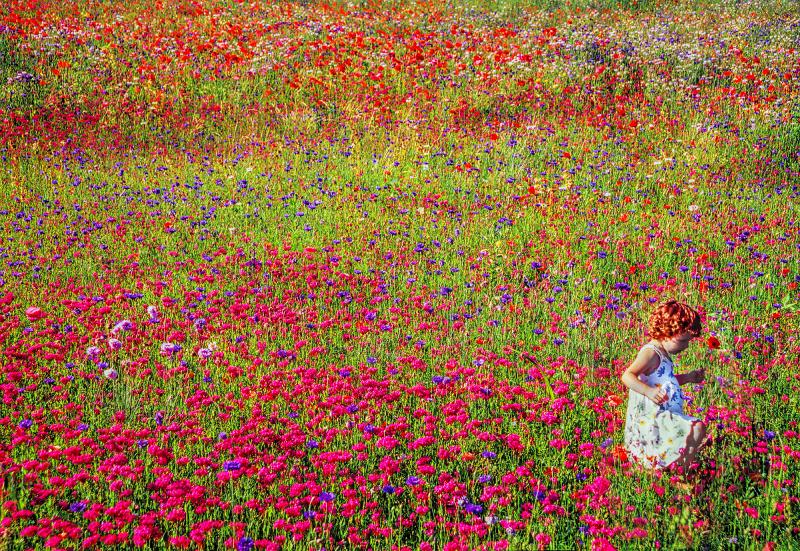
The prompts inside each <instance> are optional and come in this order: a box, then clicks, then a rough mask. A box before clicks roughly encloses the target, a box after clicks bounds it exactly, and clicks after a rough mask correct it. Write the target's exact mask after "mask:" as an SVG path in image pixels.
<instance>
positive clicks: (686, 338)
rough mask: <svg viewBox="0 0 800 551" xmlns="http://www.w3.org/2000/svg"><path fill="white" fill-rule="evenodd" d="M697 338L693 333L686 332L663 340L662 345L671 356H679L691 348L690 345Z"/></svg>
mask: <svg viewBox="0 0 800 551" xmlns="http://www.w3.org/2000/svg"><path fill="white" fill-rule="evenodd" d="M695 338H696V337H695V336H694V335H692V334H691V333H689V332H685V333H681V334H680V335H675V336H674V337H671V338H669V339H665V340H663V341H662V344H663V345H664V348H665V349H666V350H667V352H669V353H670V354H679V353H681V352H683V351H684V350H686V349H687V348H689V343H690V342H691V341H692V340H693V339H695Z"/></svg>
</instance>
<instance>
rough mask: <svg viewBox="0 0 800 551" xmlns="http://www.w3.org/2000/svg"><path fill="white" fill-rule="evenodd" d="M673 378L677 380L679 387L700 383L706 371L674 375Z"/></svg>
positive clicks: (696, 370)
mask: <svg viewBox="0 0 800 551" xmlns="http://www.w3.org/2000/svg"><path fill="white" fill-rule="evenodd" d="M675 378H676V379H678V384H679V385H685V384H686V383H695V384H696V383H702V382H703V381H704V380H705V378H706V370H705V369H695V370H693V371H690V372H689V373H678V374H677V375H675Z"/></svg>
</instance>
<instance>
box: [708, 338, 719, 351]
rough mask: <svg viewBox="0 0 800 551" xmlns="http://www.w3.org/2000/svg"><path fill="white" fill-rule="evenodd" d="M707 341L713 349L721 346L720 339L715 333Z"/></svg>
mask: <svg viewBox="0 0 800 551" xmlns="http://www.w3.org/2000/svg"><path fill="white" fill-rule="evenodd" d="M706 343H707V344H708V347H709V348H711V349H714V350H716V349H717V348H719V339H718V338H717V337H715V336H713V335H712V336H710V337H708V340H707V341H706Z"/></svg>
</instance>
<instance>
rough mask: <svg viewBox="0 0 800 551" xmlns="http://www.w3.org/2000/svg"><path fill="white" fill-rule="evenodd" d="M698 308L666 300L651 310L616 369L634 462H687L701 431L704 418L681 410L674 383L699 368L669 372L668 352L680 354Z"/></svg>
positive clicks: (698, 377)
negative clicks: (631, 354)
mask: <svg viewBox="0 0 800 551" xmlns="http://www.w3.org/2000/svg"><path fill="white" fill-rule="evenodd" d="M702 328H703V327H702V324H701V322H700V314H699V313H698V312H697V311H696V310H694V309H693V308H690V307H689V306H687V305H685V304H682V303H679V302H676V301H674V300H670V301H667V302H665V303H663V304H661V305H660V306H658V308H656V310H655V311H654V312H653V313H652V314H651V316H650V323H649V335H650V337H652V340H651V341H650V342H648V343H647V344H645V345H644V346H643V347H642V348H641V349H640V350H639V353H638V354H637V356H636V359H635V360H634V361H633V363H632V364H631V365H630V366H628V368H627V369H626V370H625V372H624V373H623V374H622V377H621V379H622V382H623V383H625V386H627V387H628V388H629V389H630V390H629V391H628V412H627V417H626V420H625V448H626V449H627V450H628V453H629V454H630V455H631V456H632V457H633V459H634V460H635V461H637V462H638V463H639V464H641V465H644V466H646V467H650V468H653V469H666V468H672V467H688V466H689V465H691V464H692V462H693V461H694V459H695V457H696V455H697V452H698V449H699V447H700V444H701V443H702V441H703V438H705V435H706V426H705V424H704V423H703V422H702V421H700V420H699V419H697V418H695V417H690V416H688V415H685V414H684V413H683V398H684V396H683V393H682V392H681V388H680V385H683V384H685V383H700V382H702V381H703V380H704V379H705V370H703V369H696V370H694V371H691V372H690V373H686V374H678V375H675V374H674V373H673V370H672V368H673V361H672V357H673V355H677V354H680V353H681V352H682V351H684V350H686V348H688V346H689V342H690V341H691V340H692V339H695V338H698V337H699V336H700V333H701V331H702Z"/></svg>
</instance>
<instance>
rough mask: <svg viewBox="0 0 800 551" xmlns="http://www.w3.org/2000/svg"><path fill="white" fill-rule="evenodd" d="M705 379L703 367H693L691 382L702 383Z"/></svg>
mask: <svg viewBox="0 0 800 551" xmlns="http://www.w3.org/2000/svg"><path fill="white" fill-rule="evenodd" d="M705 380H706V370H705V369H695V370H694V371H692V382H693V383H695V384H697V383H702V382H703V381H705Z"/></svg>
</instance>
